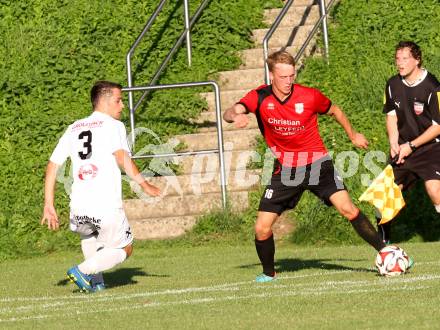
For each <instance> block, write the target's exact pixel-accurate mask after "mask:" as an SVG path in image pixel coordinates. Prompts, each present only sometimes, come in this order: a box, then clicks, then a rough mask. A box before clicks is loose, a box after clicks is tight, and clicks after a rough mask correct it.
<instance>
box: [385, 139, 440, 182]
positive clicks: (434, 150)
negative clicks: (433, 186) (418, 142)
mask: <svg viewBox="0 0 440 330" xmlns="http://www.w3.org/2000/svg"><path fill="white" fill-rule="evenodd" d="M393 171H394V181H395V182H396V184H398V185H400V184H401V185H403V189H402V190H406V189H408V188H410V187H411V186H412V185H413V184H414V183H415V182H416V181H417V180H418V179H422V180H423V181H428V180H440V143H430V144H427V145H423V146H421V147H419V148H418V149H417V150H416V151H414V153H413V154H411V155H410V156H409V157H408V158H406V159H405V162H404V163H403V164H399V165H393Z"/></svg>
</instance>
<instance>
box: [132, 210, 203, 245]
mask: <svg viewBox="0 0 440 330" xmlns="http://www.w3.org/2000/svg"><path fill="white" fill-rule="evenodd" d="M197 218H198V217H197V216H194V215H187V216H181V217H160V218H149V219H136V220H134V219H129V223H130V227H131V230H132V231H133V235H134V237H135V238H136V239H166V238H175V237H179V236H182V235H183V234H185V233H186V232H187V231H189V230H191V228H192V227H193V226H194V225H195V224H196V222H197Z"/></svg>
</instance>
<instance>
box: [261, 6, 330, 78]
mask: <svg viewBox="0 0 440 330" xmlns="http://www.w3.org/2000/svg"><path fill="white" fill-rule="evenodd" d="M293 1H294V0H288V1H287V2H286V4H285V5H284V7H283V9H282V10H281V12H280V13H279V14H278V16H277V18H276V19H275V21H274V23H273V24H272V26H271V27H270V29H269V31H267V33H266V35H265V36H264V39H263V56H264V79H265V82H266V84H270V79H269V67H268V66H267V57H268V53H269V46H268V44H269V39H270V38H271V37H272V35H273V33H274V32H275V30H276V29H277V28H278V26H279V25H280V23H281V21H282V19H283V18H284V16H285V15H286V13H287V11H288V10H289V9H290V6H291V5H292V3H293ZM334 1H335V0H331V1H330V2H329V4H328V6H326V5H325V0H319V5H320V7H319V9H320V18H319V20H318V22H316V24H315V26H314V27H313V29H312V31H310V33H309V35H308V37H307V39H306V41H305V42H304V43H303V45H302V46H301V48H300V50H299V51H298V53H297V54H296V56H295V63H297V62H298V61H299V59H300V58H301V56H302V55H303V53H304V51H305V50H306V48H307V46H308V44H309V42H310V40H312V38H313V37H314V35H315V33H316V31H317V30H318V28H319V25H320V24H321V23H322V30H323V38H324V48H325V56H326V58H327V61H328V31H327V16H328V10H329V9H330V7H331V6H332V4H333V2H334Z"/></svg>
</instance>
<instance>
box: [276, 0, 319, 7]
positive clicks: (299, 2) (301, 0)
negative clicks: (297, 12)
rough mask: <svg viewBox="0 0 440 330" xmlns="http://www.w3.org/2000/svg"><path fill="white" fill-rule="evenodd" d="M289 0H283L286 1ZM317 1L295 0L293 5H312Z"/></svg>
mask: <svg viewBox="0 0 440 330" xmlns="http://www.w3.org/2000/svg"><path fill="white" fill-rule="evenodd" d="M286 1H287V0H283V2H286ZM314 3H315V0H295V1H294V2H293V4H292V6H310V5H312V4H314Z"/></svg>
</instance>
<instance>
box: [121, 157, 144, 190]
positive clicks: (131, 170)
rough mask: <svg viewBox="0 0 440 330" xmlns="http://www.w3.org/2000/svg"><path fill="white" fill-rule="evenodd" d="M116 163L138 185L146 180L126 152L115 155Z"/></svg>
mask: <svg viewBox="0 0 440 330" xmlns="http://www.w3.org/2000/svg"><path fill="white" fill-rule="evenodd" d="M114 155H115V158H116V162H117V163H118V165H119V167H120V168H121V169H122V170H123V171H124V172H125V174H127V175H128V176H129V177H130V178H131V179H132V180H133V181H135V182H136V183H137V184H139V185H140V184H142V183H143V182H146V181H145V178H144V177H143V176H142V174H141V173H140V172H139V169H138V168H137V166H136V164H135V163H134V162H133V160H132V159H131V157H130V155H129V154H128V152H127V151H125V150H118V151H116V152H115V153H114Z"/></svg>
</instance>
